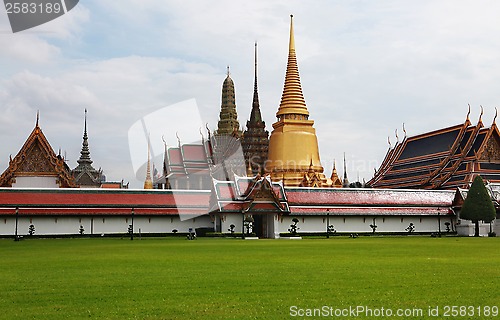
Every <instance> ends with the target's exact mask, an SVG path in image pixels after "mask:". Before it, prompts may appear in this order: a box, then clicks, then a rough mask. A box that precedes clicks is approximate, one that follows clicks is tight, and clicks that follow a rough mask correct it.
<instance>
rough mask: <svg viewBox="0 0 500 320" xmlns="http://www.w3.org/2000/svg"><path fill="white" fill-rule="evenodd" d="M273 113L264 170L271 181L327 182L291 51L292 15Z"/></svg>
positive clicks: (291, 183) (293, 183)
mask: <svg viewBox="0 0 500 320" xmlns="http://www.w3.org/2000/svg"><path fill="white" fill-rule="evenodd" d="M276 117H277V122H275V123H274V124H273V131H272V132H271V137H270V138H269V156H268V161H267V163H266V168H265V170H266V173H269V174H270V175H271V179H272V180H273V181H280V180H282V181H283V183H284V185H285V186H291V187H298V186H300V185H303V186H311V187H323V186H327V179H326V177H325V175H324V174H323V166H322V165H321V162H320V157H319V149H318V139H317V137H316V130H315V129H314V127H313V124H314V121H313V120H310V119H309V111H308V110H307V106H306V102H305V99H304V95H303V94H302V86H301V83H300V76H299V69H298V66H297V57H296V54H295V40H294V32H293V16H291V17H290V42H289V50H288V64H287V68H286V75H285V84H284V88H283V94H282V96H281V103H280V106H279V108H278V112H277V113H276ZM303 182H305V183H306V185H304V184H303Z"/></svg>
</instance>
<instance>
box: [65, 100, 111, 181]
mask: <svg viewBox="0 0 500 320" xmlns="http://www.w3.org/2000/svg"><path fill="white" fill-rule="evenodd" d="M77 162H78V166H77V167H76V168H75V169H73V170H72V173H73V176H74V177H75V180H76V183H77V184H78V185H79V186H80V187H82V186H83V187H98V186H100V185H101V182H102V181H103V180H104V179H105V178H104V176H103V174H102V170H100V169H99V170H96V169H95V168H94V167H93V166H92V163H93V161H92V159H91V158H90V149H89V137H88V133H87V109H85V116H84V125H83V141H82V150H81V151H80V158H79V159H78V160H77Z"/></svg>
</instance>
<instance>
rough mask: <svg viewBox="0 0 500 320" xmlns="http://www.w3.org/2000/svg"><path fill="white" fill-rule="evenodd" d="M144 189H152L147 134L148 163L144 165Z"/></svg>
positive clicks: (149, 148) (149, 149)
mask: <svg viewBox="0 0 500 320" xmlns="http://www.w3.org/2000/svg"><path fill="white" fill-rule="evenodd" d="M153 165H154V164H153ZM144 189H153V180H152V179H151V141H150V133H149V132H148V162H147V165H146V180H145V181H144Z"/></svg>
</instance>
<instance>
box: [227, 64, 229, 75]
mask: <svg viewBox="0 0 500 320" xmlns="http://www.w3.org/2000/svg"><path fill="white" fill-rule="evenodd" d="M227 76H228V77H229V65H228V66H227Z"/></svg>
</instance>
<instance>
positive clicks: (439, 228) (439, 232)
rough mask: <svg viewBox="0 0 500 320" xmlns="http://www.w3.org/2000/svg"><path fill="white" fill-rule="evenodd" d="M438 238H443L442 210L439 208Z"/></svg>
mask: <svg viewBox="0 0 500 320" xmlns="http://www.w3.org/2000/svg"><path fill="white" fill-rule="evenodd" d="M438 237H439V238H441V210H440V209H439V208H438Z"/></svg>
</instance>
